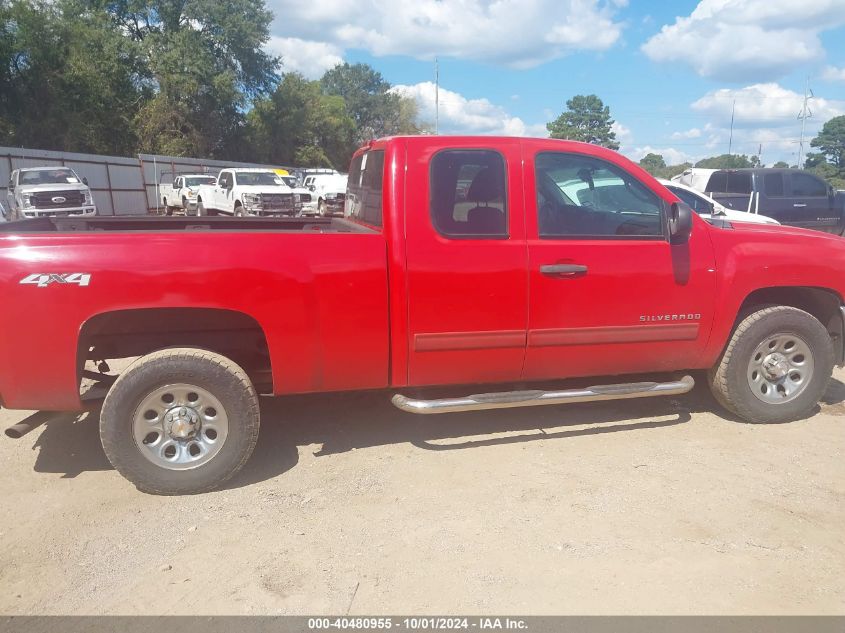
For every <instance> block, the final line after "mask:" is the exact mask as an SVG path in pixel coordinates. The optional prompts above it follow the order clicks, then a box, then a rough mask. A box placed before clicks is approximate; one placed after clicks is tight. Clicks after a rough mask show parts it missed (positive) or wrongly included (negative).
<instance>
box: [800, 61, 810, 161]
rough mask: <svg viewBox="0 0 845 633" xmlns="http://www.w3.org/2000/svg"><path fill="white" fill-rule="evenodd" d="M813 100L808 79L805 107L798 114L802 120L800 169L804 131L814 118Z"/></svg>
mask: <svg viewBox="0 0 845 633" xmlns="http://www.w3.org/2000/svg"><path fill="white" fill-rule="evenodd" d="M812 98H813V91H812V90H810V78H809V77H807V83H806V84H805V85H804V105H803V106H801V112H799V113H798V118H799V119H801V140H800V141H799V142H798V169H801V157H802V155H803V154H804V129H805V128H806V127H807V119H809V118H810V117H811V116H813V112H812V110H810V107H809V102H810V99H812Z"/></svg>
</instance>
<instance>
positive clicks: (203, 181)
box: [185, 176, 217, 187]
mask: <svg viewBox="0 0 845 633" xmlns="http://www.w3.org/2000/svg"><path fill="white" fill-rule="evenodd" d="M215 182H217V179H216V178H215V177H214V176H197V177H195V178H185V186H186V187H199V186H200V185H213V184H214V183H215Z"/></svg>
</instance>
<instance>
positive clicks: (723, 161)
mask: <svg viewBox="0 0 845 633" xmlns="http://www.w3.org/2000/svg"><path fill="white" fill-rule="evenodd" d="M695 166H696V167H706V168H710V169H743V168H745V167H753V166H754V163H753V162H752V161H751V159H749V158H748V156H746V155H745V154H721V155H719V156H711V157H710V158H703V159H701V160H700V161H698V162H697V163H696V164H695Z"/></svg>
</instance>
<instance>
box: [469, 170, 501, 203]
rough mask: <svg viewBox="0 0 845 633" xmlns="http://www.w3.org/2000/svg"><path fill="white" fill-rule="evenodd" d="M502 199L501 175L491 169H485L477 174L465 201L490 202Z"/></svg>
mask: <svg viewBox="0 0 845 633" xmlns="http://www.w3.org/2000/svg"><path fill="white" fill-rule="evenodd" d="M503 197H504V191H503V187H502V173H501V172H499V171H498V170H496V169H493V168H492V167H485V168H484V169H482V170H481V171H480V172H478V173H477V174H476V175H475V178H473V179H472V184H471V185H470V186H469V190H468V191H467V200H469V201H470V202H491V201H492V200H502V199H503Z"/></svg>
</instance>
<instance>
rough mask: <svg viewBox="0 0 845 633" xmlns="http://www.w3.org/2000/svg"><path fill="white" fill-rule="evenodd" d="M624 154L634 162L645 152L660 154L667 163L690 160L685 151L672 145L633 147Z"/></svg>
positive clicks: (677, 163) (676, 163) (673, 163)
mask: <svg viewBox="0 0 845 633" xmlns="http://www.w3.org/2000/svg"><path fill="white" fill-rule="evenodd" d="M625 154H626V155H627V156H628V158H630V159H631V160H632V161H634V162H638V161H639V160H640V159H641V158H642V157H643V156H645V155H646V154H660V155H661V156H662V157H663V160H664V161H665V162H666V164H667V165H680V164H681V163H686V162H692V158H691V157H690V155H689V154H687V153H686V152H682V151H679V150H677V149H675V148H674V147H652V146H651V145H646V146H644V147H635V148H634V149H632V150H631V151H629V152H625Z"/></svg>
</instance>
